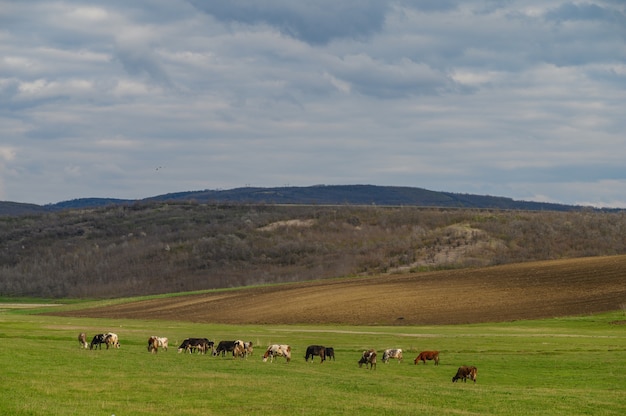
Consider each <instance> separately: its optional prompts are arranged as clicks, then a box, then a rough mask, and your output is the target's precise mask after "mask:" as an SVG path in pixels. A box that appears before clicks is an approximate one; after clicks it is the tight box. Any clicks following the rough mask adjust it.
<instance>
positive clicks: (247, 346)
mask: <svg viewBox="0 0 626 416" xmlns="http://www.w3.org/2000/svg"><path fill="white" fill-rule="evenodd" d="M243 351H244V356H245V357H248V355H252V353H253V352H254V348H252V341H248V342H244V343H243Z"/></svg>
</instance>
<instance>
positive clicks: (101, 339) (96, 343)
mask: <svg viewBox="0 0 626 416" xmlns="http://www.w3.org/2000/svg"><path fill="white" fill-rule="evenodd" d="M106 338H107V334H97V335H94V336H93V339H92V340H91V344H89V349H90V350H93V348H94V347H96V348H99V349H102V344H106Z"/></svg>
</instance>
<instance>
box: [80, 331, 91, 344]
mask: <svg viewBox="0 0 626 416" xmlns="http://www.w3.org/2000/svg"><path fill="white" fill-rule="evenodd" d="M78 343H79V344H80V346H81V347H82V348H89V343H87V334H85V333H84V332H81V333H80V334H78Z"/></svg>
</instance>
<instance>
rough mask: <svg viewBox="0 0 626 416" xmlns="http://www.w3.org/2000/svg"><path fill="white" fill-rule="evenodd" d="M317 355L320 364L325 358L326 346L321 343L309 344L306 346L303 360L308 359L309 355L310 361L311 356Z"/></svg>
mask: <svg viewBox="0 0 626 416" xmlns="http://www.w3.org/2000/svg"><path fill="white" fill-rule="evenodd" d="M316 355H319V356H320V364H321V363H323V362H324V360H326V348H324V347H323V346H321V345H309V346H308V347H306V355H305V356H304V360H305V361H306V362H308V361H309V357H310V358H311V362H313V357H314V356H316Z"/></svg>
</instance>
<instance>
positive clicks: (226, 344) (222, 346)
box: [213, 341, 243, 357]
mask: <svg viewBox="0 0 626 416" xmlns="http://www.w3.org/2000/svg"><path fill="white" fill-rule="evenodd" d="M239 342H241V343H243V341H220V342H219V344H217V348H216V349H215V352H214V353H213V355H220V353H221V354H222V357H224V356H225V355H226V353H227V352H232V353H233V357H234V356H235V345H237V344H238V343H239Z"/></svg>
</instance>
